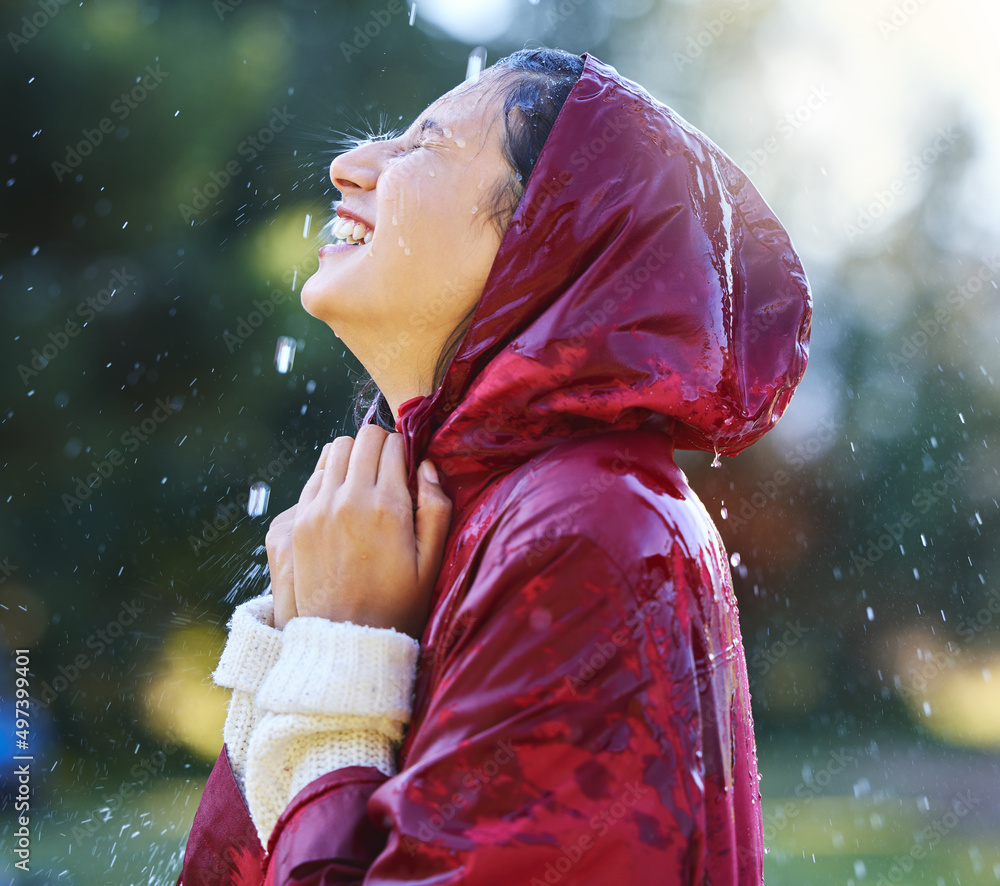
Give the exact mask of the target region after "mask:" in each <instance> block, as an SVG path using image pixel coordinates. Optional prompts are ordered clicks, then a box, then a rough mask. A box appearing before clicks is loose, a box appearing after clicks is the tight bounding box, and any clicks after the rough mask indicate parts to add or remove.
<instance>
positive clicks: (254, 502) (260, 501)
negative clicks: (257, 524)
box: [247, 480, 271, 517]
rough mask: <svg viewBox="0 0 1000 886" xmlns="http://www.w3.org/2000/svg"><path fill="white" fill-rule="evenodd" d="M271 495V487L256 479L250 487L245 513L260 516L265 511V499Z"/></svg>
mask: <svg viewBox="0 0 1000 886" xmlns="http://www.w3.org/2000/svg"><path fill="white" fill-rule="evenodd" d="M270 497H271V487H270V486H268V485H267V484H266V483H265V482H264V481H263V480H258V481H257V482H256V483H254V484H253V486H251V487H250V498H249V500H248V501H247V513H248V514H249V515H250V516H251V517H261V516H263V515H264V514H266V513H267V500H268V499H269V498H270Z"/></svg>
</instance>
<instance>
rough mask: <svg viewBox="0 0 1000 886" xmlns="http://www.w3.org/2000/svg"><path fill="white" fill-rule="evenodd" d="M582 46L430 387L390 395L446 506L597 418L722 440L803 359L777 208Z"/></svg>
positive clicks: (793, 276) (719, 448)
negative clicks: (461, 326)
mask: <svg viewBox="0 0 1000 886" xmlns="http://www.w3.org/2000/svg"><path fill="white" fill-rule="evenodd" d="M583 58H584V61H585V65H584V70H583V73H582V76H581V77H580V79H579V80H578V81H577V83H576V84H575V85H574V86H573V89H572V90H571V92H570V94H569V96H568V98H567V100H566V102H565V104H564V105H563V108H562V109H561V111H560V113H559V116H558V118H557V120H556V123H555V126H554V127H553V129H552V132H551V133H550V135H549V137H548V139H547V140H546V142H545V145H544V147H543V149H542V152H541V154H540V156H539V158H538V161H537V163H536V165H535V168H534V170H533V172H532V174H531V176H530V177H529V179H528V181H527V182H526V185H525V190H524V193H523V195H522V197H521V200H520V202H519V204H518V207H517V210H516V211H515V213H514V215H513V217H512V219H511V221H510V224H509V226H508V228H507V231H506V233H505V235H504V237H503V240H502V242H501V244H500V247H499V250H498V251H497V255H496V258H495V260H494V262H493V265H492V268H491V271H490V274H489V277H488V279H487V281H486V285H485V287H484V290H483V294H482V296H481V298H480V300H479V303H478V305H477V307H476V309H475V312H474V314H473V316H472V320H471V323H470V325H469V327H468V329H467V331H466V333H465V335H464V337H463V338H462V341H461V343H460V345H459V347H458V350H457V351H456V353H455V356H454V358H453V359H452V361H451V363H450V365H449V367H448V369H447V372H446V374H445V376H444V379H443V381H442V383H441V385H440V387H439V388H438V389H437V390H435V391H434V392H433V393H431V394H429V395H426V396H417V397H413V398H411V399H409V400H407V401H405V402H404V403H402V404H401V405H400V407H399V411H398V417H397V420H396V429H397V430H398V431H399V432H400V433H402V434H403V436H404V442H405V449H406V460H407V465H408V470H409V484H410V490H411V492H412V493H413V494H414V495H415V494H416V488H417V487H416V469H417V467H418V466H419V463H420V461H421V460H422V459H424V458H431V459H432V460H434V462H435V463H436V464H437V466H438V469H439V473H440V475H441V477H442V483H443V485H444V487H445V491H446V492H448V494H449V495H450V496H451V497H452V499H453V501H454V502H455V505H456V507H457V508H460V507H461V506H462V504H463V503H464V502H466V501H468V500H469V499H470V498H471V497H473V496H474V495H475V494H476V492H477V491H478V490H480V489H481V488H482V487H483V486H484V485H485V484H486V483H487V482H488V481H489V480H490V479H491V478H492V477H494V476H496V475H497V474H498V473H503V472H506V471H508V470H511V469H512V468H514V467H516V466H517V465H519V464H523V463H524V462H525V461H527V460H529V459H530V458H532V457H533V456H535V455H537V454H539V453H540V452H542V451H544V450H546V449H548V448H550V447H552V446H554V445H556V444H558V443H560V442H562V441H565V440H569V439H573V438H576V437H581V436H591V435H595V434H600V433H604V432H608V431H613V430H626V429H632V428H638V427H642V428H646V429H655V430H658V431H662V432H663V433H664V435H666V439H665V441H664V443H665V453H666V452H669V451H672V448H673V446H677V447H679V448H688V449H701V450H705V451H709V452H715V453H718V454H724V455H730V456H731V455H735V454H736V453H738V452H739V451H741V450H742V449H744V448H746V447H747V446H749V445H750V444H752V443H754V442H755V441H756V440H758V439H759V438H760V437H761V436H762V435H763V434H764V433H766V432H767V431H768V430H769V429H770V428H771V427H773V426H774V424H775V422H777V420H778V418H779V417H780V416H781V414H782V413H783V411H784V410H785V408H786V406H787V405H788V402H789V400H790V398H791V396H792V392H793V391H794V389H795V386H796V385H797V384H798V382H799V381H800V380H801V378H802V375H803V373H804V372H805V367H806V362H807V359H808V343H809V333H810V326H811V317H812V298H811V294H810V289H809V284H808V281H807V279H806V276H805V273H804V271H803V269H802V266H801V263H800V261H799V258H798V256H797V255H796V253H795V251H794V249H793V248H792V245H791V242H790V239H789V236H788V234H787V233H786V231H785V229H784V228H783V227H782V225H781V223H780V222H779V221H778V220H777V218H776V217H775V216H774V214H773V213H772V211H771V210H770V208H769V207H768V206H767V204H766V203H765V202H764V200H763V199H762V198H761V196H760V195H759V194H758V192H757V190H756V189H755V188H754V187H753V185H752V184H751V183H750V182H749V180H748V179H747V177H746V176H745V175H744V174H743V173H742V172H741V171H740V170H739V169H738V168H737V167H736V166H735V164H734V163H733V162H732V161H731V160H730V159H729V158H728V157H727V156H726V155H725V154H724V153H723V152H722V151H721V150H720V149H719V148H718V147H717V146H716V145H715V144H714V143H713V142H711V141H710V140H709V139H708V138H707V137H706V136H705V135H704V134H702V133H701V132H700V131H698V130H697V129H696V128H695V127H693V126H692V125H691V124H689V123H688V122H687V121H685V120H683V119H682V118H681V117H679V116H678V115H677V114H676V113H674V112H673V111H672V110H671V109H670V108H668V107H667V106H666V105H664V104H662V103H661V102H659V101H657V100H656V99H654V98H652V97H651V96H650V95H649V94H648V93H647V92H646V91H645V90H644V89H643V88H642V87H641V86H639V85H638V84H636V83H633V82H632V81H630V80H627V79H626V78H624V77H622V76H621V75H619V74H618V72H617V71H616V70H615V69H614V68H613V67H611V66H610V65H606V64H604V63H603V62H601V61H599V60H598V59H596V58H595V57H594V56H592V55H589V54H585V55H584V56H583ZM369 421H374V408H373V409H370V410H369V412H368V414H367V415H366V416H365V422H366V423H367V422H369Z"/></svg>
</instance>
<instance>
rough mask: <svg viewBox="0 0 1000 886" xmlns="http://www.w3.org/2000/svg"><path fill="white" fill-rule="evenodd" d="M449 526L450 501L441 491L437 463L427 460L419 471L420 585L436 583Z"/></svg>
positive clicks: (418, 564) (418, 572) (418, 575)
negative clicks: (428, 581) (427, 580)
mask: <svg viewBox="0 0 1000 886" xmlns="http://www.w3.org/2000/svg"><path fill="white" fill-rule="evenodd" d="M432 477H433V479H431V478H432ZM450 522H451V499H450V498H448V496H447V495H446V494H445V491H444V490H443V489H442V488H441V484H440V482H439V481H438V474H437V469H436V468H435V467H434V463H433V462H431V461H429V460H427V459H425V460H424V461H423V462H421V463H420V468H419V469H418V470H417V525H416V536H417V537H416V542H417V577H418V578H419V579H420V581H421V583H423V581H424V580H425V579H428V578H429V580H430V581H434V580H435V579H437V574H438V572H439V571H440V568H441V558H442V556H444V545H445V541H446V539H447V538H448V524H449V523H450ZM430 573H433V576H430Z"/></svg>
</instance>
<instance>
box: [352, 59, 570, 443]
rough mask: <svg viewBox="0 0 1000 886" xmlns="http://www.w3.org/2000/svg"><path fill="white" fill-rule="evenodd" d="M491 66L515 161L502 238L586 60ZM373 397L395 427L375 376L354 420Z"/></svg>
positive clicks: (498, 196) (441, 368)
mask: <svg viewBox="0 0 1000 886" xmlns="http://www.w3.org/2000/svg"><path fill="white" fill-rule="evenodd" d="M488 70H491V71H492V70H498V71H500V72H502V73H503V74H504V76H502V77H500V78H498V89H500V90H501V91H503V92H504V103H503V117H504V133H503V140H502V143H501V148H502V150H503V155H504V157H505V158H506V160H507V162H508V164H509V165H510V175H509V176H507V177H506V178H505V179H501V180H500V181H499V182H498V183H497V185H496V186H495V187H494V189H493V191H492V193H491V194H490V211H489V213H487V216H486V217H487V218H488V220H489V221H490V222H491V223H492V224H494V225H495V226H496V227H497V230H498V232H499V233H500V236H501V237H502V236H503V234H504V231H506V229H507V225H508V224H509V222H510V219H511V217H512V216H513V215H514V211H515V210H516V209H517V204H518V203H519V202H520V200H521V195H522V194H523V193H524V187H525V184H526V182H527V181H528V176H530V175H531V171H532V170H533V169H534V168H535V163H536V162H537V161H538V155H539V154H540V153H541V151H542V146H543V145H544V144H545V140H546V139H547V138H548V137H549V133H550V132H551V131H552V127H553V126H554V125H555V122H556V117H557V116H558V114H559V111H560V110H561V109H562V106H563V104H565V102H566V98H567V96H568V95H569V93H570V90H571V89H572V88H573V85H574V84H575V83H576V81H577V80H579V79H580V75H581V74H582V73H583V58H582V57H581V56H579V55H573V54H572V53H569V52H564V51H563V50H561V49H522V50H520V51H519V52H515V53H512V54H511V55H508V56H507V57H506V58H502V59H500V60H499V61H498V62H496V63H495V64H493V65H491V66H490V68H488ZM475 309H476V305H473V306H472V308H470V309H469V312H468V313H467V314H466V315H465V316H464V317H463V318H462V320H461V321H460V322H459V324H458V326H456V327H455V329H454V330H453V332H452V334H451V335H450V336H449V337H448V341H447V342H445V346H444V348H443V349H442V351H441V354H440V356H439V357H438V361H437V365H436V366H435V369H434V380H433V383H432V384H433V388H434V389H435V390H436V389H437V388H438V387H439V386H440V384H441V382H442V380H443V379H444V375H445V372H446V371H447V369H448V366H449V364H450V363H451V361H452V358H453V357H454V356H455V352H456V351H457V350H458V346H459V344H460V343H461V341H462V337H463V336H464V335H465V332H466V330H467V329H468V327H469V323H470V322H471V320H472V314H473V312H474V311H475ZM373 401H376V402H377V403H378V409H377V412H376V414H375V420H376V422H377V423H378V424H379V425H380V426H381V427H383V428H385V429H386V430H390V431H391V430H395V427H396V418H395V416H394V415H393V412H392V408H391V407H390V406H389V403H388V401H387V400H386V399H385V396H384V395H383V394H382V392H381V391H380V390H379V389H378V387H377V385H376V384H375V380H374V379H373V378H371V377H369V378H368V379H367V380H365V381H364V382H363V383H362V386H361V388H360V390H358V391H357V393H356V394H355V395H354V404H353V418H354V424H355V426H356V427H357V428H359V429H360V427H361V423H362V422H363V421H364V417H365V414H366V413H367V412H368V409H369V408H370V406H371V404H372V402H373Z"/></svg>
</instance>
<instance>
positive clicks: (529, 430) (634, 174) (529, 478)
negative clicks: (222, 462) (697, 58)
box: [179, 56, 811, 886]
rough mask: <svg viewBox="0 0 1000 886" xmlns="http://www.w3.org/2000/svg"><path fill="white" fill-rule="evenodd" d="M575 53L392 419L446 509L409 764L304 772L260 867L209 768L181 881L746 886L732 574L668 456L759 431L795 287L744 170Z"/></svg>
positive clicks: (246, 827)
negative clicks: (509, 195)
mask: <svg viewBox="0 0 1000 886" xmlns="http://www.w3.org/2000/svg"><path fill="white" fill-rule="evenodd" d="M585 59H586V66H585V69H584V72H583V76H582V77H581V79H580V80H579V82H578V83H577V84H576V85H575V86H574V88H573V90H572V92H571V93H570V95H569V98H568V100H567V102H566V104H565V106H564V107H563V109H562V111H561V113H560V114H559V117H558V119H557V121H556V124H555V127H554V129H553V131H552V133H551V135H550V136H549V138H548V140H547V142H546V143H545V146H544V149H543V150H542V153H541V156H540V157H539V160H538V163H537V165H536V167H535V170H534V172H533V173H532V175H531V177H530V179H529V180H528V182H527V184H526V190H525V193H524V195H523V197H522V199H521V202H520V204H519V206H518V209H517V211H516V213H515V215H514V217H513V219H512V221H511V223H510V226H509V229H508V231H507V233H506V235H505V237H504V239H503V242H502V243H501V245H500V249H499V252H498V254H497V256H496V260H495V262H494V264H493V268H492V271H491V274H490V277H489V279H488V281H487V283H486V287H485V290H484V292H483V295H482V298H481V301H480V303H479V305H478V307H477V309H476V313H475V315H474V317H473V320H472V323H471V325H470V327H469V329H468V332H467V333H466V335H465V337H464V339H463V340H462V343H461V345H460V347H459V349H458V352H457V354H456V355H455V358H454V360H453V361H452V363H451V365H450V367H449V369H448V372H447V375H446V376H445V378H444V381H443V384H442V385H441V387H440V388H439V389H438V390H437V391H435V392H434V393H433V394H431V395H429V396H426V397H424V396H420V397H415V398H413V399H411V400H407V401H406V402H405V403H403V404H402V405H401V406H400V418H399V419H398V420H397V422H396V428H397V430H398V431H399V432H400V433H402V434H403V438H404V441H405V446H406V458H407V465H408V467H409V471H410V473H409V482H410V489H411V492H413V494H414V495H415V494H416V475H415V470H416V466H417V465H418V464H419V462H420V460H421V459H422V458H424V457H429V458H431V459H433V460H434V462H435V464H436V465H437V466H438V470H439V472H440V475H441V478H442V484H443V487H444V490H445V492H446V493H447V494H448V495H449V496H450V497H451V499H452V500H453V502H454V510H453V513H452V522H451V529H450V533H449V536H448V542H447V547H446V549H445V553H444V560H443V566H442V569H441V574H440V576H439V578H438V580H437V584H436V585H435V588H434V593H433V610H432V613H431V616H430V620H429V621H428V623H427V627H426V630H425V632H424V635H423V637H422V640H421V649H422V656H421V659H420V663H419V667H418V674H417V684H416V692H415V700H414V707H413V716H412V721H411V723H410V726H409V729H408V732H407V734H406V737H405V740H404V742H403V744H402V747H401V749H400V751H399V755H398V765H399V772H398V774H397V775H395V776H393V777H391V778H389V777H387V776H385V775H384V774H383V773H381V772H380V771H379V770H378V769H375V768H374V767H367V766H351V767H347V768H344V769H338V770H335V771H333V772H330V773H328V774H326V775H324V776H323V777H321V778H319V779H317V780H316V781H314V782H313V783H312V784H310V785H308V786H307V787H306V788H304V789H303V790H302V791H301V792H300V793H299V794H298V795H297V796H296V797H295V798H294V799H293V800H292V802H291V803H290V805H289V806H288V808H287V809H286V810H285V812H284V813H283V814H282V816H281V818H280V819H279V821H278V823H277V825H276V826H275V828H274V831H273V833H272V835H271V838H270V840H269V843H268V847H267V855H266V857H263V853H262V851H261V848H260V845H259V842H258V839H257V836H256V833H255V831H254V827H253V824H252V822H251V820H250V817H249V814H248V812H247V807H246V805H245V803H244V802H243V799H242V797H241V795H240V793H239V790H238V788H237V786H236V783H235V781H234V777H233V774H232V771H231V769H230V766H229V761H228V756H227V752H226V749H225V748H223V750H222V753H221V754H220V756H219V760H218V762H217V763H216V766H215V769H214V770H213V772H212V774H211V776H210V778H209V780H208V784H207V785H206V787H205V792H204V795H203V798H202V801H201V804H200V806H199V808H198V811H197V814H196V816H195V820H194V824H193V827H192V831H191V835H190V838H189V840H188V846H187V852H186V856H185V860H184V869H183V873H182V875H181V880H180V881H179V882H183V884H185V886H200V884H208V883H212V884H217V883H223V884H247V886H249V884H259V883H261V882H263V883H266V884H272V883H274V884H296V886H305V884H317V886H318V884H333V883H362V882H363V883H365V884H376V883H379V884H390V883H392V884H395V883H404V882H405V883H427V884H429V883H435V884H444V883H464V884H470V886H479V884H483V886H486V884H489V886H495V884H501V883H503V884H506V883H523V884H526V886H527V884H533V886H534V884H539V886H541V884H557V883H563V884H581V886H607V884H611V883H642V884H649V883H663V884H714V886H723V884H740V886H747V884H758V883H761V882H762V874H761V860H762V854H763V849H762V820H761V810H760V793H759V790H758V775H757V762H756V752H755V746H754V737H753V723H752V718H751V712H750V697H749V693H748V689H747V672H746V662H745V657H744V652H743V648H742V645H741V640H740V631H739V622H738V617H737V609H736V601H735V598H734V596H733V590H732V581H731V575H730V571H729V566H728V563H727V558H726V554H725V551H724V548H723V545H722V542H721V540H720V538H719V535H718V533H717V531H716V528H715V526H714V524H713V523H712V520H711V518H710V517H709V515H708V513H707V512H706V511H705V509H704V507H703V506H702V504H701V502H700V501H699V500H698V498H697V497H696V496H695V494H694V493H693V492H692V491H691V489H690V488H689V487H688V485H687V482H686V480H685V477H684V475H683V473H682V472H681V471H680V470H679V469H678V468H677V467H676V465H675V464H674V461H673V457H672V456H673V451H674V447H681V448H696V449H703V450H707V451H709V452H717V453H720V454H725V455H734V454H736V453H737V452H739V451H740V450H741V449H743V448H745V447H746V446H749V445H750V444H751V443H753V442H754V441H755V440H757V439H759V438H760V437H761V435H763V434H764V433H765V432H766V431H767V430H768V429H769V428H771V427H772V426H773V425H774V423H775V422H776V421H777V420H778V417H779V416H780V414H781V413H782V412H783V410H784V409H785V407H786V405H787V403H788V401H789V399H790V397H791V395H792V391H793V389H794V388H795V386H796V384H798V382H799V380H800V379H801V377H802V374H803V372H804V370H805V365H806V359H807V355H808V339H809V329H810V321H811V297H810V293H809V286H808V283H807V281H806V277H805V275H804V273H803V270H802V267H801V264H800V263H799V260H798V258H797V256H796V254H795V252H794V251H793V249H792V246H791V244H790V242H789V238H788V236H787V234H786V232H785V231H784V229H783V228H782V226H781V224H780V223H779V222H778V221H777V219H776V218H775V217H774V215H773V214H772V212H771V211H770V210H769V208H768V207H767V205H766V204H765V203H764V201H763V200H762V199H761V197H760V196H759V194H758V193H757V191H756V190H755V189H754V188H753V186H752V185H751V184H750V183H749V182H748V181H747V179H746V177H745V176H744V175H743V174H742V173H741V172H740V171H739V170H738V169H737V168H736V167H735V166H734V165H733V163H732V162H731V161H730V160H729V159H728V158H727V157H726V156H725V155H724V154H723V153H722V152H721V151H720V150H719V149H718V148H717V147H715V146H714V145H713V144H712V143H711V142H710V141H709V140H708V139H707V138H706V137H705V136H704V135H702V134H701V133H700V132H698V131H697V130H696V129H694V128H693V127H692V126H690V125H689V124H688V123H686V122H685V121H684V120H682V119H681V118H679V117H678V116H677V115H676V114H674V113H673V112H672V111H671V110H669V109H668V108H666V107H665V106H664V105H662V104H660V103H659V102H657V101H655V100H654V99H652V98H651V97H650V96H649V95H648V93H646V92H645V91H644V90H642V89H641V88H640V87H639V86H637V85H636V84H634V83H632V82H630V81H628V80H626V79H624V78H622V77H621V76H620V75H619V74H618V73H617V72H616V71H615V70H614V69H613V68H611V67H609V66H607V65H605V64H603V63H601V62H600V61H598V60H597V59H595V58H594V57H593V56H586V57H585ZM371 419H372V412H371V411H369V415H368V416H367V418H366V421H369V420H371Z"/></svg>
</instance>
